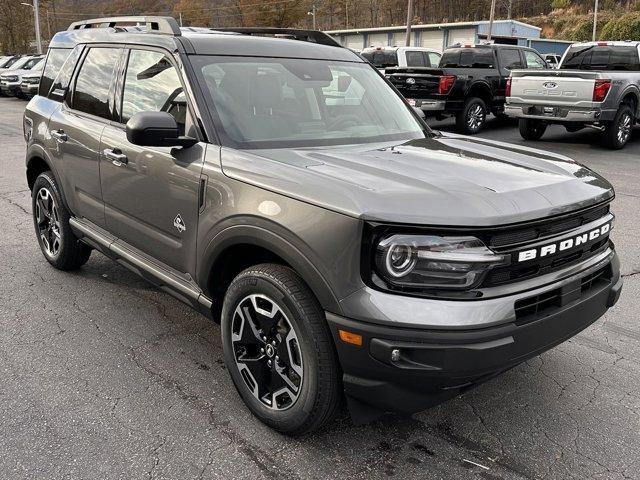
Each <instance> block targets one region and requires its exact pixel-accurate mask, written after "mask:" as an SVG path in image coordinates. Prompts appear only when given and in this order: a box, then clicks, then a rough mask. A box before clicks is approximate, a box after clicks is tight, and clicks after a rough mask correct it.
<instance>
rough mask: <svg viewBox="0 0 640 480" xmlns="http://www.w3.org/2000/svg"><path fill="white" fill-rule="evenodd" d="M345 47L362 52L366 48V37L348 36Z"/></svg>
mask: <svg viewBox="0 0 640 480" xmlns="http://www.w3.org/2000/svg"><path fill="white" fill-rule="evenodd" d="M344 46H345V47H347V48H353V49H355V50H362V49H363V48H364V37H363V36H362V35H358V34H356V35H346V36H345V39H344Z"/></svg>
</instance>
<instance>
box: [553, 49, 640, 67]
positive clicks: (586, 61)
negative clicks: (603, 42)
mask: <svg viewBox="0 0 640 480" xmlns="http://www.w3.org/2000/svg"><path fill="white" fill-rule="evenodd" d="M639 63H640V62H639V59H638V49H637V48H636V47H634V46H613V45H611V46H609V45H608V46H596V45H590V46H586V47H585V46H576V47H571V48H570V49H569V51H568V52H567V55H566V56H565V59H564V61H563V62H562V64H561V65H560V68H561V69H565V70H566V69H572V70H623V71H638V70H640V65H639Z"/></svg>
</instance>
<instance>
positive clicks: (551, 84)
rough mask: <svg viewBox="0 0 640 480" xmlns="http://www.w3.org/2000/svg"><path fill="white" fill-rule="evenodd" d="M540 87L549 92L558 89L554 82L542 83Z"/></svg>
mask: <svg viewBox="0 0 640 480" xmlns="http://www.w3.org/2000/svg"><path fill="white" fill-rule="evenodd" d="M542 86H543V87H544V88H548V89H549V90H552V89H554V88H558V84H557V83H556V82H544V83H543V84H542Z"/></svg>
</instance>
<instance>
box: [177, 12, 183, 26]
mask: <svg viewBox="0 0 640 480" xmlns="http://www.w3.org/2000/svg"><path fill="white" fill-rule="evenodd" d="M178 15H180V26H182V12H178Z"/></svg>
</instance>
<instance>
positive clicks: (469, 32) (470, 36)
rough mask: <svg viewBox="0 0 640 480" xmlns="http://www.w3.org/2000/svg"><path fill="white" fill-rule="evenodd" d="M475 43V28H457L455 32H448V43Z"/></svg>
mask: <svg viewBox="0 0 640 480" xmlns="http://www.w3.org/2000/svg"><path fill="white" fill-rule="evenodd" d="M454 43H461V44H463V45H464V44H465V43H476V29H475V28H458V29H456V30H449V43H448V45H453V44H454Z"/></svg>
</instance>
